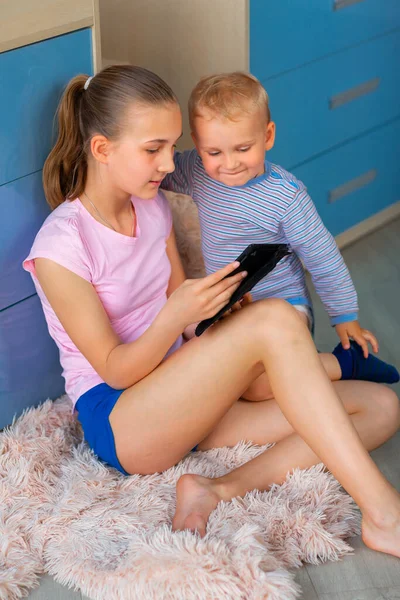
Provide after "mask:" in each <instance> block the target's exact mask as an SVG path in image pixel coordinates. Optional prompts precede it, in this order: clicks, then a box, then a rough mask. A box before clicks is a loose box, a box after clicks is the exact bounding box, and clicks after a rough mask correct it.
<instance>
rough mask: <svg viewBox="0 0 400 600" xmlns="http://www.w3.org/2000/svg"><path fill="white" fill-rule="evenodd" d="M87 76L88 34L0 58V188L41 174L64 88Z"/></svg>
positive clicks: (89, 60)
mask: <svg viewBox="0 0 400 600" xmlns="http://www.w3.org/2000/svg"><path fill="white" fill-rule="evenodd" d="M91 72H92V49H91V30H90V29H82V30H80V31H76V32H74V33H69V34H67V35H63V36H60V37H57V38H53V39H50V40H46V41H44V42H39V43H37V44H32V45H30V46H24V47H22V48H18V49H16V50H11V51H9V52H4V53H3V54H1V55H0V90H1V93H0V140H1V149H0V185H2V184H4V183H7V182H8V181H13V180H14V179H17V178H18V177H22V176H24V175H28V174H29V173H33V172H34V171H37V170H39V169H41V168H42V166H43V163H44V161H45V158H46V156H47V154H48V153H49V150H50V147H51V143H52V137H53V135H52V134H53V123H54V114H55V111H56V108H57V104H58V102H59V99H60V96H61V93H62V91H63V89H64V87H65V85H66V83H67V82H68V81H69V79H71V77H73V76H74V75H77V74H78V73H91Z"/></svg>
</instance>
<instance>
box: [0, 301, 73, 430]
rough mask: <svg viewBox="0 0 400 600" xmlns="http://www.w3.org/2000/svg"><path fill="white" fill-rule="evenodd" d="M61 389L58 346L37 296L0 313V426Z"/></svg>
mask: <svg viewBox="0 0 400 600" xmlns="http://www.w3.org/2000/svg"><path fill="white" fill-rule="evenodd" d="M63 392H64V379H63V378H62V377H61V367H60V362H59V356H58V349H57V347H56V345H55V343H54V342H53V340H52V339H51V338H50V335H49V333H48V330H47V325H46V321H45V318H44V315H43V311H42V307H41V304H40V300H39V298H38V296H33V297H32V298H28V299H26V300H24V301H23V302H20V303H19V304H16V305H15V306H12V307H10V308H7V309H6V310H3V311H1V312H0V428H2V427H4V426H5V425H7V424H9V423H11V421H12V418H13V417H14V415H15V414H17V415H19V414H20V413H21V412H22V410H23V409H24V408H26V407H27V406H33V405H36V404H39V403H40V402H43V401H44V400H46V399H47V398H56V397H58V396H60V395H61V394H62V393H63Z"/></svg>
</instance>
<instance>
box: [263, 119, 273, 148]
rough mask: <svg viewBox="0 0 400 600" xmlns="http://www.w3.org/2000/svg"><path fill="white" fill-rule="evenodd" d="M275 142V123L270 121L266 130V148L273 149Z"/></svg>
mask: <svg viewBox="0 0 400 600" xmlns="http://www.w3.org/2000/svg"><path fill="white" fill-rule="evenodd" d="M274 143H275V123H274V122H273V121H270V122H269V123H268V125H267V128H266V132H265V149H266V150H271V148H272V147H273V145H274Z"/></svg>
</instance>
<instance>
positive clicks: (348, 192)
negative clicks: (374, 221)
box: [294, 119, 400, 235]
mask: <svg viewBox="0 0 400 600" xmlns="http://www.w3.org/2000/svg"><path fill="white" fill-rule="evenodd" d="M399 156H400V119H398V120H396V121H393V122H392V123H390V124H388V125H386V126H385V127H382V128H380V129H379V130H376V131H374V132H372V133H369V134H367V135H365V136H362V137H360V138H359V139H357V140H355V141H353V142H349V143H348V144H344V145H343V146H341V147H340V148H338V149H336V150H333V151H332V152H329V153H328V154H325V155H324V156H321V157H319V158H317V159H315V160H313V161H311V162H310V163H307V164H305V165H303V166H301V167H299V168H297V169H294V173H295V175H296V177H298V178H299V179H301V180H302V181H303V182H304V183H305V185H306V186H307V187H308V191H309V193H310V195H311V197H312V198H313V200H314V202H315V205H316V207H317V209H318V212H319V214H320V215H321V217H322V219H323V221H324V223H325V225H326V226H327V227H328V229H329V230H330V232H331V233H332V234H333V235H337V234H339V233H341V232H342V231H345V230H346V229H349V228H350V227H353V226H354V225H356V224H357V223H360V222H361V221H363V220H364V219H367V218H368V217H371V216H372V215H374V214H375V213H378V212H379V211H381V210H383V209H384V208H386V207H387V206H390V205H391V204H393V203H395V202H397V201H399V200H400V185H399V158H398V157H399Z"/></svg>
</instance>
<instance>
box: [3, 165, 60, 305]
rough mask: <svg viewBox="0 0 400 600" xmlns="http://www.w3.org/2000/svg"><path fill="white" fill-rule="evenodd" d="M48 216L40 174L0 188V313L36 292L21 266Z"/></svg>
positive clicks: (48, 210) (34, 174)
mask: <svg viewBox="0 0 400 600" xmlns="http://www.w3.org/2000/svg"><path fill="white" fill-rule="evenodd" d="M49 212H50V209H49V207H48V205H47V203H46V200H45V197H44V193H43V187H42V172H41V171H39V172H38V173H33V174H32V175H28V176H27V177H23V178H21V179H18V180H17V181H13V182H12V183H8V184H6V185H3V186H1V187H0V310H1V309H3V308H5V307H7V306H9V305H10V304H14V303H15V302H19V301H20V300H22V299H23V298H26V297H27V296H30V295H31V294H33V293H34V292H35V287H34V285H33V283H32V279H31V276H30V275H29V273H26V272H25V271H24V270H23V268H22V265H21V263H22V261H23V259H24V258H26V256H27V255H28V253H29V250H30V249H31V246H32V243H33V240H34V239H35V236H36V234H37V232H38V231H39V229H40V226H41V224H42V223H43V221H44V220H45V218H46V217H47V215H48V214H49Z"/></svg>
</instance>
